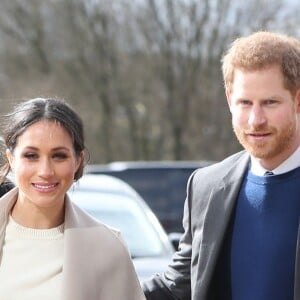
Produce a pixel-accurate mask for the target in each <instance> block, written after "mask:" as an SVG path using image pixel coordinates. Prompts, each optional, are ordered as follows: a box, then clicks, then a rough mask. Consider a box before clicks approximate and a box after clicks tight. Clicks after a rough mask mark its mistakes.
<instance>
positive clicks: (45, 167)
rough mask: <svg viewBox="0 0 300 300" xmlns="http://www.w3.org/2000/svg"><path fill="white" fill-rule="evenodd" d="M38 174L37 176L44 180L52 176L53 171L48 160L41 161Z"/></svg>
mask: <svg viewBox="0 0 300 300" xmlns="http://www.w3.org/2000/svg"><path fill="white" fill-rule="evenodd" d="M38 173H39V176H41V177H46V178H47V177H50V176H52V175H53V174H54V169H53V166H52V164H51V162H50V161H49V159H43V160H41V162H40V165H39V171H38Z"/></svg>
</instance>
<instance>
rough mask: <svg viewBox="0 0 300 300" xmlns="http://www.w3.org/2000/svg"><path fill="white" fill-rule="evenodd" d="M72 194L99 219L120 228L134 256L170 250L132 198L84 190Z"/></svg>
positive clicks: (75, 200) (154, 254)
mask: <svg viewBox="0 0 300 300" xmlns="http://www.w3.org/2000/svg"><path fill="white" fill-rule="evenodd" d="M70 196H71V198H72V201H74V202H75V203H76V204H77V205H79V206H80V207H82V208H83V209H84V210H86V211H87V212H88V213H89V214H91V215H92V216H94V217H95V218H96V219H98V220H100V221H101V222H103V223H105V224H107V225H109V226H111V227H114V228H116V229H119V230H120V231H121V234H122V237H123V239H124V240H125V241H126V243H127V245H128V248H129V251H130V253H131V256H132V257H149V256H153V257H154V256H159V255H162V254H163V253H164V252H165V251H166V249H165V247H164V244H163V243H162V241H161V240H160V237H159V234H158V232H156V230H155V228H154V227H153V226H152V224H151V222H150V220H149V219H148V217H147V214H145V212H144V210H143V208H141V207H140V206H139V205H138V204H137V203H136V202H135V201H133V200H132V199H131V198H129V197H126V196H121V195H117V194H109V193H103V194H100V193H99V192H93V191H92V192H88V191H80V190H78V191H76V192H73V193H72V194H71V195H70Z"/></svg>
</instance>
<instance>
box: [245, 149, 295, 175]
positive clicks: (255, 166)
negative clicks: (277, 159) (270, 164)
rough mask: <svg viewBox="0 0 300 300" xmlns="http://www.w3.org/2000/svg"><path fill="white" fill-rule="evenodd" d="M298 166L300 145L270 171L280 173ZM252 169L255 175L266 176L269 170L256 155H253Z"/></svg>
mask: <svg viewBox="0 0 300 300" xmlns="http://www.w3.org/2000/svg"><path fill="white" fill-rule="evenodd" d="M297 167H300V146H299V147H298V148H297V149H296V151H295V152H294V153H293V154H292V155H291V156H290V157H289V158H287V159H286V160H285V161H284V162H282V163H281V164H280V165H279V166H278V167H277V168H275V169H274V170H269V171H272V172H273V173H274V174H275V175H278V174H283V173H286V172H289V171H291V170H293V169H296V168H297ZM251 171H252V173H254V174H255V175H258V176H264V174H265V172H266V171H267V170H266V169H265V168H264V167H263V166H261V164H260V163H259V161H258V160H257V159H256V158H255V157H253V156H251Z"/></svg>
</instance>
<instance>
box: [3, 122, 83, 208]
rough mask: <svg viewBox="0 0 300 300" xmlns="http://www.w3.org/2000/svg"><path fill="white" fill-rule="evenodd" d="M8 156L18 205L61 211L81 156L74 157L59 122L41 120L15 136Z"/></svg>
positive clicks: (64, 130)
mask: <svg viewBox="0 0 300 300" xmlns="http://www.w3.org/2000/svg"><path fill="white" fill-rule="evenodd" d="M7 157H8V160H9V163H10V166H11V169H12V170H13V173H14V176H15V180H16V185H17V186H18V187H19V196H18V201H19V204H24V205H25V207H32V208H33V207H34V208H37V209H45V208H46V209H47V210H46V211H48V210H50V211H51V210H54V211H55V210H61V209H63V205H64V198H65V194H66V192H67V191H68V189H69V188H70V186H71V185H72V183H73V179H74V174H75V172H76V171H77V169H78V167H79V165H80V162H81V160H82V157H79V158H78V157H76V155H75V152H74V147H73V143H72V139H71V137H70V135H69V133H68V132H67V131H66V129H65V128H64V127H63V126H61V125H60V124H59V123H56V122H53V121H48V120H42V121H39V122H37V123H34V124H33V125H31V126H29V127H28V128H27V129H26V130H25V131H24V133H23V134H22V135H20V136H19V137H18V140H17V145H16V147H15V149H14V151H13V153H11V152H10V151H9V150H7Z"/></svg>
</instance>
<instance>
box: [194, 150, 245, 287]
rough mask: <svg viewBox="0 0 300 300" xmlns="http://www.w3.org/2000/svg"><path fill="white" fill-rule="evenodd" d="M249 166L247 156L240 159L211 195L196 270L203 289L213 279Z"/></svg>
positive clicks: (226, 173) (225, 174)
mask: <svg viewBox="0 0 300 300" xmlns="http://www.w3.org/2000/svg"><path fill="white" fill-rule="evenodd" d="M248 164H249V156H248V155H243V156H242V157H241V158H240V159H239V160H237V161H236V163H235V164H234V165H232V166H231V167H230V168H229V169H228V170H227V171H226V172H225V173H224V175H223V177H222V179H221V181H220V182H218V184H216V185H215V186H214V187H213V189H212V191H211V193H210V196H209V201H208V207H207V210H206V213H205V217H204V224H203V233H202V234H203V238H202V242H201V244H200V253H199V270H205V272H204V274H203V280H204V281H206V282H205V285H206V286H207V285H208V283H209V281H210V278H211V277H212V274H213V271H214V267H215V262H216V260H217V257H218V253H219V250H220V248H221V245H222V241H223V237H224V235H225V232H226V230H227V226H228V223H229V221H230V217H231V214H232V212H233V208H234V206H235V203H236V199H237V196H238V193H239V189H240V185H241V183H242V180H243V174H244V173H245V172H246V170H247V168H248ZM204 278H206V279H204Z"/></svg>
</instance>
